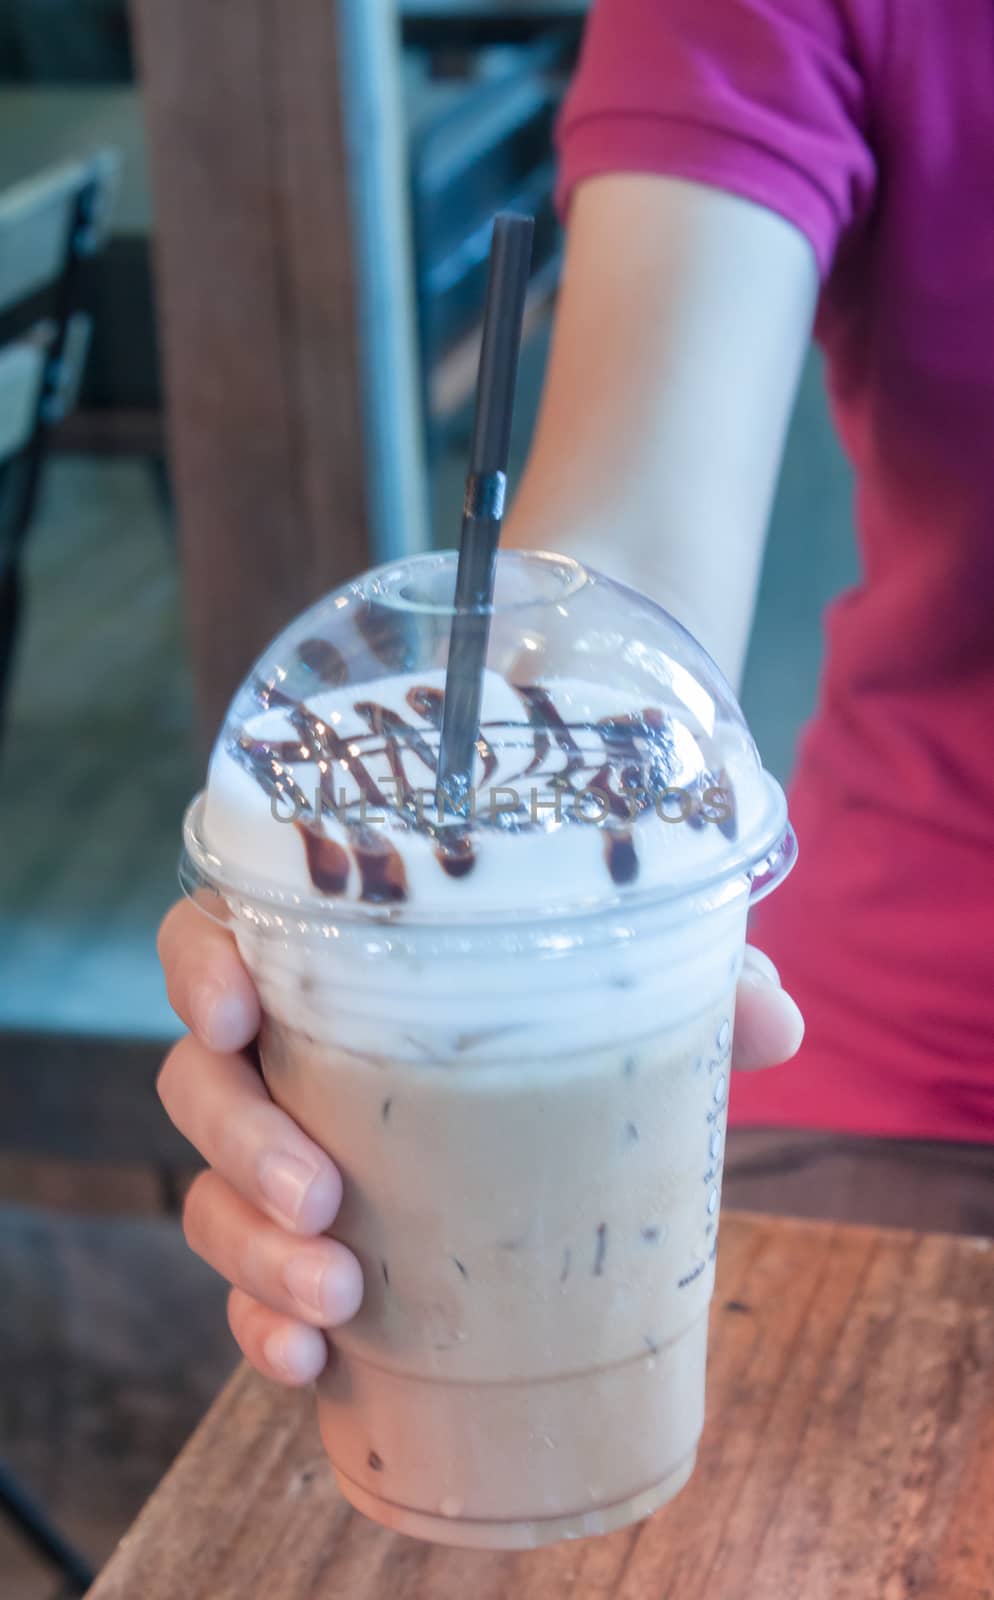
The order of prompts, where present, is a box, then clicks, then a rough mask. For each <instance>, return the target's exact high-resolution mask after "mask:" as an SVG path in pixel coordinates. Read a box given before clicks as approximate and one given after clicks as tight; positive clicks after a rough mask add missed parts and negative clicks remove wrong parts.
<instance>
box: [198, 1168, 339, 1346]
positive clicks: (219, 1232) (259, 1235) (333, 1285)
mask: <svg viewBox="0 0 994 1600" xmlns="http://www.w3.org/2000/svg"><path fill="white" fill-rule="evenodd" d="M183 1232H184V1234H185V1235H186V1242H187V1244H188V1245H189V1246H190V1249H191V1250H193V1251H194V1252H195V1253H196V1254H197V1255H198V1256H201V1257H202V1258H203V1259H204V1261H206V1262H207V1263H208V1264H209V1265H210V1266H212V1267H213V1268H214V1270H215V1272H219V1273H220V1274H221V1276H222V1278H227V1280H228V1282H229V1283H230V1284H232V1285H233V1286H234V1287H235V1288H236V1289H242V1290H244V1292H245V1293H246V1294H248V1295H251V1297H252V1299H253V1300H261V1301H262V1302H263V1304H264V1305H267V1306H269V1308H270V1310H272V1311H278V1312H280V1313H282V1314H283V1315H284V1316H287V1317H292V1318H294V1319H295V1320H297V1321H300V1322H307V1323H310V1325H311V1326H312V1327H315V1328H336V1327H338V1325H339V1323H342V1322H348V1320H349V1318H350V1317H354V1316H355V1314H356V1312H357V1311H358V1309H359V1304H360V1301H361V1300H362V1271H361V1268H360V1266H359V1263H358V1261H357V1260H356V1258H355V1256H354V1255H353V1254H352V1252H351V1250H347V1249H346V1247H345V1245H343V1244H340V1243H339V1242H338V1240H337V1239H327V1238H324V1237H322V1238H320V1239H307V1240H301V1239H296V1238H294V1236H293V1235H292V1234H289V1233H286V1232H285V1230H284V1229H283V1228H278V1227H277V1226H276V1224H275V1223H272V1222H270V1221H269V1220H268V1219H267V1218H266V1217H264V1216H262V1215H261V1213H260V1212H258V1211H256V1210H255V1209H254V1208H253V1207H252V1206H250V1205H249V1204H248V1203H247V1202H246V1201H245V1200H243V1199H242V1197H241V1195H239V1194H236V1193H235V1190H234V1189H232V1188H231V1186H230V1184H227V1183H225V1181H224V1179H223V1178H219V1177H218V1176H217V1174H216V1173H214V1172H203V1173H201V1174H200V1176H199V1177H198V1178H196V1179H195V1180H194V1182H193V1183H192V1184H191V1186H190V1190H189V1193H188V1194H187V1197H186V1204H185V1206H184V1208H183Z"/></svg>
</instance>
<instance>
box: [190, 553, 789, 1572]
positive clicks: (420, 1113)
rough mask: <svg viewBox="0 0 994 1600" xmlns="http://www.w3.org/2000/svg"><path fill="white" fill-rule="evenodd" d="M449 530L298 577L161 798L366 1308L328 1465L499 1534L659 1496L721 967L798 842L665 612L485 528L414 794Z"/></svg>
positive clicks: (670, 1463) (341, 1366) (331, 1379)
mask: <svg viewBox="0 0 994 1600" xmlns="http://www.w3.org/2000/svg"><path fill="white" fill-rule="evenodd" d="M453 580H454V557H452V556H449V555H441V556H430V557H423V558H419V559H415V560H413V561H411V562H407V563H403V564H398V565H395V566H393V567H390V568H386V569H380V570H379V571H378V572H376V573H373V574H369V575H367V577H365V578H363V579H361V580H358V581H357V582H356V583H355V584H353V585H350V586H348V587H347V588H345V589H343V590H342V591H340V592H339V593H338V594H336V595H333V596H330V597H329V598H328V599H327V600H325V601H323V602H321V604H320V605H319V606H317V607H315V608H314V610H313V611H312V612H310V613H308V614H307V615H306V616H305V617H304V618H302V619H300V620H299V621H298V622H297V623H296V624H294V625H293V627H291V629H289V630H288V631H287V633H286V634H285V635H283V636H282V637H281V638H280V639H279V640H277V641H276V643H275V644H274V646H272V647H271V649H270V650H269V651H268V652H267V653H266V654H265V655H264V657H263V658H262V660H261V661H260V663H259V664H258V666H257V667H256V669H255V670H254V672H253V673H252V675H251V676H250V678H249V680H248V682H247V683H246V685H245V687H244V688H243V690H242V691H241V693H240V694H239V696H238V697H237V698H236V701H235V703H234V705H233V707H232V710H231V713H230V715H229V717H228V720H227V722H226V725H225V728H224V730H223V732H222V735H221V738H220V739H219V741H218V745H217V748H216V750H215V754H214V758H213V761H212V765H211V771H210V777H209V782H208V786H207V790H206V791H205V794H204V796H202V797H200V798H199V799H198V800H197V801H196V802H195V803H194V805H193V807H192V808H191V811H190V814H189V816H188V819H187V826H186V839H187V858H186V869H185V870H186V876H187V880H188V882H189V884H190V885H191V887H193V886H196V887H197V888H198V889H200V890H201V891H203V890H205V889H206V890H207V891H209V893H210V894H212V895H213V896H214V897H215V905H216V907H217V908H218V909H219V914H221V915H223V916H224V917H225V918H226V919H227V920H228V921H229V924H230V926H231V927H232V929H233V931H234V933H235V936H236V938H237V940H238V944H239V948H240V950H241V952H242V954H243V956H244V959H245V961H246V963H247V965H248V967H249V969H250V971H251V972H252V974H253V976H254V978H255V981H256V984H257V986H258V989H259V993H260V997H261V1000H262V1005H263V1011H264V1024H263V1032H262V1038H261V1053H262V1061H263V1067H264V1071H265V1076H266V1081H267V1084H268V1086H269V1088H270V1091H271V1093H272V1094H273V1097H274V1098H275V1099H276V1100H277V1102H278V1103H279V1104H280V1105H282V1106H283V1107H285V1108H286V1110H287V1111H288V1112H289V1113H290V1114H291V1115H292V1116H293V1117H294V1118H295V1119H296V1120H297V1121H298V1122H299V1123H300V1124H301V1126H302V1127H303V1128H304V1129H305V1130H306V1131H307V1132H308V1133H309V1134H310V1135H311V1136H312V1137H313V1138H314V1139H315V1140H316V1141H317V1142H318V1143H319V1144H321V1145H322V1146H323V1147H324V1148H325V1149H326V1150H328V1152H329V1153H330V1155H331V1156H332V1157H333V1159H334V1160H335V1162H336V1163H337V1165H338V1166H339V1168H340V1170H341V1172H342V1175H343V1179H344V1194H345V1198H344V1202H343V1206H342V1209H341V1212H340V1214H339V1216H338V1218H337V1219H336V1223H335V1226H334V1229H333V1230H332V1231H333V1232H334V1234H335V1236H336V1237H337V1238H340V1239H341V1240H343V1241H344V1242H345V1243H346V1244H348V1245H349V1246H350V1248H351V1249H353V1250H354V1251H355V1253H356V1254H357V1256H358V1257H359V1259H360V1261H361V1263H362V1267H363V1272H364V1278H365V1286H366V1287H365V1296H364V1300H363V1304H362V1307H361V1309H360V1311H359V1313H358V1315H357V1316H356V1317H355V1319H354V1320H353V1322H352V1323H350V1324H349V1325H348V1326H347V1327H345V1328H343V1329H341V1330H339V1331H338V1332H337V1333H336V1335H335V1339H334V1346H333V1349H332V1352H331V1358H330V1361H329V1365H328V1368H327V1371H326V1373H325V1374H324V1376H323V1377H322V1379H321V1380H320V1383H319V1388H318V1405H319V1413H320V1422H321V1430H322V1437H323V1439H324V1442H325V1445H326V1447H327V1450H328V1454H329V1456H330V1458H331V1461H332V1463H333V1465H334V1468H335V1472H336V1475H337V1477H338V1481H339V1483H340V1485H341V1488H342V1490H343V1492H344V1493H345V1495H346V1496H347V1497H348V1498H349V1499H350V1500H351V1501H352V1503H353V1504H354V1505H356V1506H357V1507H359V1508H360V1509H361V1510H362V1511H364V1512H366V1513H367V1514H368V1515H370V1516H372V1517H374V1518H376V1519H377V1520H378V1521H380V1522H383V1523H385V1524H387V1525H389V1526H391V1527H394V1528H397V1529H400V1530H402V1531H405V1532H408V1533H411V1534H415V1535H420V1536H423V1537H427V1538H433V1539H438V1540H442V1541H445V1542H452V1543H465V1544H475V1545H483V1546H507V1547H520V1546H529V1545H538V1544H543V1543H546V1542H549V1541H551V1540H555V1539H559V1538H565V1537H575V1536H578V1535H583V1534H592V1533H599V1532H605V1531H608V1530H610V1529H612V1528H616V1527H619V1526H621V1525H623V1524H625V1523H628V1522H631V1521H634V1520H636V1519H637V1518H640V1517H643V1516H645V1515H647V1514H649V1513H650V1512H651V1511H653V1510H654V1509H655V1508H656V1507H657V1506H659V1505H661V1504H662V1503H663V1502H664V1501H666V1500H667V1499H669V1498H670V1497H671V1496H672V1495H674V1494H675V1493H676V1492H677V1491H678V1490H679V1488H680V1487H681V1486H682V1485H683V1484H684V1483H685V1482H686V1480H687V1478H688V1477H689V1475H690V1473H691V1471H692V1469H693V1464H694V1457H695V1452H696V1448H697V1441H698V1438H699V1435H700V1432H701V1427H702V1422H703V1412H704V1375H705V1358H706V1346H707V1312H708V1304H709V1301H710V1297H711V1291H712V1286H713V1280H714V1262H715V1255H716V1251H717V1244H718V1220H719V1203H720V1188H721V1166H722V1153H723V1141H724V1130H725V1110H726V1100H727V1093H728V1067H729V1058H730V1052H731V1040H732V1030H733V1026H734V1014H733V1008H734V992H735V983H736V979H737V976H738V972H739V968H740V965H741V959H742V952H743V948H744V942H745V921H746V914H747V911H748V907H749V904H750V903H751V901H752V900H753V899H755V898H756V897H757V895H758V894H759V893H761V892H764V891H765V890H766V889H767V888H768V887H770V886H772V884H773V883H775V882H776V881H778V880H779V878H780V877H782V876H783V873H784V872H785V870H786V869H787V867H788V866H789V864H790V860H791V859H792V853H793V840H792V836H791V834H790V831H789V827H788V826H787V822H786V812H785V807H784V802H783V796H782V794H781V793H780V790H779V789H778V788H777V786H776V784H775V783H774V782H773V780H772V779H771V778H769V776H768V775H767V774H765V773H764V772H763V770H762V768H761V766H760V764H759V760H758V756H757V753H756V750H755V746H754V745H753V743H752V740H751V738H750V736H749V734H748V731H747V729H746V727H745V724H744V722H743V720H742V717H741V713H740V712H739V710H738V708H737V706H736V705H735V702H734V700H733V698H732V696H731V693H730V691H729V690H728V688H727V685H725V684H724V682H723V680H722V679H721V677H720V675H719V674H718V672H717V669H716V668H715V667H714V666H713V664H712V663H711V662H710V660H709V659H708V658H707V657H706V656H705V654H704V653H703V651H701V650H700V648H699V647H698V646H697V645H696V644H695V643H694V642H693V640H691V639H690V637H689V636H688V635H687V634H685V633H684V632H683V630H681V629H680V628H679V627H678V626H677V625H676V624H675V623H674V622H673V621H672V619H670V618H668V617H667V616H666V615H665V613H663V612H661V611H659V610H658V609H657V608H656V607H654V606H652V605H651V604H650V603H649V602H648V601H645V600H643V599H641V597H639V596H637V595H634V594H632V593H631V592H630V591H626V590H623V589H621V588H619V587H618V586H616V585H613V584H611V583H610V582H608V581H607V580H605V579H603V578H601V577H599V576H598V575H596V574H593V573H590V572H588V571H586V570H585V569H583V568H581V567H578V566H577V565H576V564H574V563H572V562H567V561H564V560H560V559H559V558H555V557H548V556H529V557H526V556H521V555H505V556H502V557H501V558H500V566H499V575H498V584H497V592H496V597H495V603H494V612H493V618H492V624H491V637H490V646H489V654H488V662H487V671H486V674H485V679H484V686H483V700H482V710H481V716H480V736H479V740H478V743H477V755H476V770H475V772H474V775H473V776H474V782H473V785H472V789H471V791H470V792H469V793H468V794H467V795H465V796H462V797H461V803H460V805H459V806H458V807H457V806H455V805H453V804H452V803H451V797H446V796H444V795H442V794H441V793H440V792H439V789H438V783H437V764H438V743H439V729H440V725H441V712H442V705H443V695H444V684H445V650H446V642H447V638H448V627H447V622H448V618H449V615H450V612H449V611H448V610H447V607H451V596H452V586H453Z"/></svg>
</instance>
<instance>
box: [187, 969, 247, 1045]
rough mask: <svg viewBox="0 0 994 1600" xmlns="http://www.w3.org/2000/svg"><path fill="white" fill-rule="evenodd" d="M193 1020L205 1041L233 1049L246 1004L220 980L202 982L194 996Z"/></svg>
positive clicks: (238, 1035)
mask: <svg viewBox="0 0 994 1600" xmlns="http://www.w3.org/2000/svg"><path fill="white" fill-rule="evenodd" d="M192 1004H193V1021H194V1027H195V1030H196V1032H197V1033H198V1034H199V1035H200V1037H201V1039H203V1041H204V1043H205V1044H207V1045H210V1046H211V1047H212V1048H213V1049H215V1050H225V1049H227V1050H233V1049H235V1048H236V1046H237V1044H238V1043H239V1042H240V1041H241V1035H242V1034H243V1032H244V1029H245V1008H244V1006H243V1005H242V1002H241V1000H240V999H239V997H238V995H236V994H232V992H231V990H230V989H228V988H226V986H225V985H224V984H223V983H215V982H207V983H202V984H201V985H200V987H199V989H197V991H196V992H195V994H194V996H193V1002H192Z"/></svg>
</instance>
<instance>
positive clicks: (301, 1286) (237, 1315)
mask: <svg viewBox="0 0 994 1600" xmlns="http://www.w3.org/2000/svg"><path fill="white" fill-rule="evenodd" d="M159 956H160V959H161V961H162V966H163V969H164V971H165V975H166V987H167V989H168V992H169V1000H170V1004H171V1005H172V1007H173V1010H174V1011H175V1012H176V1013H177V1015H178V1016H179V1017H180V1019H181V1020H182V1021H183V1022H185V1023H186V1025H187V1027H188V1028H190V1029H191V1032H190V1033H189V1034H188V1035H187V1036H186V1038H184V1039H181V1040H180V1042H179V1044H177V1045H175V1046H174V1047H173V1049H172V1050H171V1051H170V1052H169V1055H168V1056H167V1057H166V1060H165V1064H164V1065H163V1068H162V1071H161V1072H160V1074H159V1085H158V1087H159V1096H160V1099H161V1100H162V1103H163V1105H164V1106H165V1108H166V1111H167V1112H168V1114H169V1116H170V1118H171V1119H172V1121H173V1122H174V1123H175V1125H176V1127H177V1128H178V1129H179V1131H180V1133H182V1134H183V1135H184V1136H185V1137H186V1138H187V1139H189V1141H190V1143H191V1144H192V1145H194V1146H195V1147H196V1149H197V1150H199V1152H200V1154H201V1155H202V1156H203V1157H204V1160H205V1161H206V1162H207V1163H208V1167H209V1169H210V1170H209V1171H207V1172H205V1173H202V1174H201V1175H200V1176H199V1177H198V1178H196V1179H195V1180H194V1182H193V1184H192V1186H191V1188H190V1191H189V1193H188V1195H187V1197H186V1204H185V1206H184V1208H183V1231H184V1233H185V1235H186V1240H187V1243H188V1244H189V1246H190V1248H191V1249H192V1250H194V1251H195V1252H196V1253H197V1255H199V1256H202V1257H203V1259H204V1260H205V1261H207V1262H209V1264H210V1265H211V1266H212V1267H214V1268H215V1270H216V1271H217V1272H219V1273H220V1274H221V1276H222V1277H223V1278H226V1279H227V1280H228V1282H229V1283H231V1284H232V1285H233V1287H232V1290H231V1293H230V1295H229V1296H228V1322H229V1324H230V1326H231V1331H232V1333H233V1334H234V1336H235V1339H236V1341H237V1343H238V1345H239V1347H240V1349H241V1351H242V1353H243V1355H244V1356H245V1357H246V1359H247V1360H248V1361H249V1362H251V1364H252V1366H254V1367H255V1368H256V1369H257V1370H258V1371H259V1372H261V1373H262V1374H263V1376H264V1377H267V1378H273V1379H275V1380H276V1381H277V1382H279V1383H284V1384H290V1385H299V1384H304V1383H309V1382H311V1380H312V1379H314V1378H316V1377H317V1375H318V1373H319V1372H320V1371H321V1370H322V1368H323V1367H324V1365H325V1362H326V1360H327V1356H328V1348H327V1345H326V1343H325V1339H324V1331H323V1330H325V1329H329V1328H334V1327H337V1326H338V1325H339V1324H340V1323H343V1322H347V1321H348V1319H349V1318H350V1317H352V1316H354V1315H355V1313H356V1311H357V1310H358V1309H359V1303H360V1301H361V1299H362V1273H361V1270H360V1267H359V1263H358V1262H357V1260H356V1258H355V1256H354V1255H353V1254H352V1253H351V1251H349V1250H347V1249H346V1248H345V1246H344V1245H343V1244H339V1243H338V1242H337V1241H336V1240H334V1239H328V1238H325V1237H324V1236H323V1235H324V1230H325V1229H326V1228H329V1227H330V1226H331V1224H332V1223H333V1222H334V1220H335V1217H336V1215H337V1213H338V1208H339V1206H340V1204H341V1199H342V1180H341V1178H340V1177H339V1174H338V1171H337V1170H336V1168H335V1167H334V1165H333V1164H332V1162H331V1161H330V1159H329V1158H328V1156H327V1155H325V1153H324V1151H322V1150H320V1149H319V1148H318V1146H317V1145H316V1144H315V1143H314V1142H313V1140H311V1139H309V1138H308V1137H307V1135H306V1134H305V1133H303V1132H302V1131H301V1129H300V1128H298V1127H297V1125H296V1123H294V1122H292V1121H291V1119H290V1118H289V1117H288V1116H287V1115H286V1113H285V1112H283V1111H281V1110H280V1109H279V1107H278V1106H275V1105H274V1104H273V1102H272V1101H271V1100H270V1098H269V1095H268V1094H267V1092H266V1088H265V1085H264V1083H263V1081H262V1078H261V1077H260V1075H259V1072H258V1071H257V1069H256V1067H255V1065H254V1064H253V1063H252V1061H251V1060H249V1059H248V1058H247V1057H246V1056H245V1055H243V1054H241V1053H240V1052H241V1051H243V1050H244V1049H245V1048H246V1046H248V1045H249V1044H250V1043H251V1041H252V1040H253V1039H254V1038H255V1036H256V1034H257V1032H258V1030H259V1001H258V998H257V996H256V993H255V989H254V988H253V985H252V981H251V979H250V977H249V975H248V973H247V972H246V970H245V968H244V966H243V965H242V963H241V960H240V959H239V956H238V951H237V948H236V946H235V942H234V940H233V939H232V938H231V937H230V935H229V934H227V933H225V932H224V930H223V929H222V928H220V927H218V926H217V925H216V924H215V923H213V922H210V921H208V919H207V918H206V917H205V916H203V915H202V913H201V912H199V911H198V910H197V909H196V907H195V906H192V905H191V904H190V903H189V902H188V901H181V902H180V904H179V905H175V906H173V908H172V910H171V911H170V912H169V913H168V915H167V916H166V918H165V920H164V922H163V924H162V927H161V929H160V930H159Z"/></svg>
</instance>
